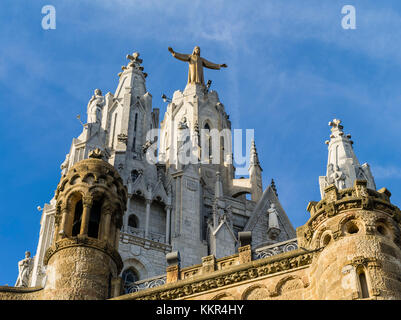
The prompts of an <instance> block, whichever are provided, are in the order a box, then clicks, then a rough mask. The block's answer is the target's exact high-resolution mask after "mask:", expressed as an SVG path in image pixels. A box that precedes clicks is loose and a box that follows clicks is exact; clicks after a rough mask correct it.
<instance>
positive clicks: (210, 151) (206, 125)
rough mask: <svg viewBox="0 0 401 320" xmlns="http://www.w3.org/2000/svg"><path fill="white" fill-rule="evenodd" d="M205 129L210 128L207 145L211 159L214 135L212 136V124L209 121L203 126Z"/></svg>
mask: <svg viewBox="0 0 401 320" xmlns="http://www.w3.org/2000/svg"><path fill="white" fill-rule="evenodd" d="M203 128H204V129H205V130H208V133H207V135H206V139H207V142H206V143H207V146H208V148H209V159H210V158H211V157H212V137H211V136H210V125H209V123H208V122H206V123H205V126H204V127H203Z"/></svg>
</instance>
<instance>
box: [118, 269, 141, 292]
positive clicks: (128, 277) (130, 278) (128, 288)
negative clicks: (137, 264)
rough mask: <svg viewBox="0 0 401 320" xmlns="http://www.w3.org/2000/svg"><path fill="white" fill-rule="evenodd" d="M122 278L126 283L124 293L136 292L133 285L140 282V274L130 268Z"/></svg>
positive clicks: (124, 272)
mask: <svg viewBox="0 0 401 320" xmlns="http://www.w3.org/2000/svg"><path fill="white" fill-rule="evenodd" d="M122 278H123V282H124V293H130V292H135V291H134V290H135V289H134V288H133V284H134V283H135V282H137V281H138V280H139V276H138V272H137V271H136V270H135V269H134V268H133V267H129V268H128V269H125V270H124V271H123V274H122Z"/></svg>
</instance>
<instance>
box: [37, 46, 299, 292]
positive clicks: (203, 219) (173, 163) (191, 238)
mask: <svg viewBox="0 0 401 320" xmlns="http://www.w3.org/2000/svg"><path fill="white" fill-rule="evenodd" d="M127 58H128V60H129V62H128V64H127V65H126V66H124V67H123V68H122V69H123V70H122V72H121V73H119V82H118V85H117V89H116V91H115V92H114V94H113V93H110V92H109V93H107V94H105V95H104V96H103V94H102V91H101V90H99V89H97V90H95V92H94V94H93V96H92V97H91V98H90V100H89V102H88V106H87V108H86V109H87V123H84V124H83V132H82V133H81V135H79V136H78V137H77V138H74V139H73V141H72V144H71V147H70V151H69V153H68V154H67V155H66V158H65V161H64V162H63V163H62V164H61V173H62V176H64V175H66V174H68V172H69V170H70V169H71V167H72V166H73V165H74V164H75V163H77V162H79V161H81V160H83V159H86V158H88V155H89V153H90V152H91V151H92V150H94V149H99V150H101V152H102V153H103V159H104V160H105V161H107V162H108V163H110V164H111V165H112V166H114V168H115V169H116V170H117V171H118V173H119V174H120V176H121V178H122V180H123V184H124V185H125V186H126V187H127V190H128V200H127V204H126V207H127V209H126V212H125V214H124V217H123V225H122V228H121V233H120V243H119V253H120V255H121V257H122V259H123V262H124V269H123V270H122V273H123V272H124V271H125V270H131V271H132V272H133V273H134V274H135V278H136V280H139V281H141V280H146V279H147V278H153V277H157V276H160V275H163V274H164V273H165V269H166V266H167V265H166V262H165V255H166V254H167V253H169V252H171V251H177V250H178V251H180V254H181V264H182V266H190V265H193V264H197V263H200V262H201V259H202V257H204V256H207V255H209V254H214V255H215V256H216V257H217V258H221V257H224V256H227V255H231V254H233V253H235V252H236V250H237V248H238V232H241V231H252V232H253V241H254V243H253V245H254V246H255V247H256V246H264V245H266V244H273V243H275V242H280V241H285V240H288V239H291V238H294V237H295V230H294V228H293V227H292V225H291V222H290V221H289V220H288V217H287V215H286V213H285V211H284V209H283V207H282V206H281V204H280V201H279V199H278V197H277V193H276V191H275V190H274V188H273V187H271V186H268V187H267V188H266V189H265V190H264V191H263V186H262V168H261V166H260V163H259V159H258V155H257V150H256V145H255V142H254V141H253V143H252V146H251V148H250V150H249V153H250V161H249V177H243V178H241V179H239V178H237V177H235V167H234V166H233V164H232V155H231V154H230V153H228V152H224V150H225V151H227V150H229V146H228V145H227V143H231V133H230V129H231V122H230V121H229V116H228V115H227V113H226V112H225V107H224V105H223V104H222V103H221V102H220V100H219V97H218V94H217V92H216V91H211V90H208V88H206V87H205V86H204V85H203V84H195V83H194V84H188V85H187V86H186V88H185V90H183V91H179V90H177V91H175V93H174V95H173V98H172V100H171V102H169V104H168V106H167V111H166V113H165V115H164V119H163V120H162V121H161V123H160V133H158V135H157V136H156V137H155V136H154V134H153V132H154V131H152V129H157V128H159V109H157V108H153V107H152V95H151V94H150V93H149V92H148V91H147V90H146V76H147V75H146V73H145V72H144V68H143V66H142V62H143V61H142V59H140V58H139V54H138V53H134V54H132V55H128V56H127ZM204 128H209V129H210V133H212V132H213V130H215V131H216V132H218V134H219V137H218V139H214V138H212V137H211V134H210V137H209V135H207V137H206V138H204V139H203V138H202V134H201V131H202V130H201V129H204ZM158 137H159V138H158ZM157 139H158V140H159V149H158V150H157V151H158V154H157V157H156V158H155V161H154V162H152V161H148V157H149V156H150V155H151V154H152V152H154V151H156V146H157V144H158V142H157ZM185 139H188V140H185ZM182 140H184V142H185V141H187V142H188V141H189V143H190V145H191V147H193V150H191V152H193V153H194V154H193V155H194V157H195V158H197V157H200V156H201V155H202V154H205V153H206V154H208V152H210V150H209V151H208V147H210V149H211V148H212V147H214V146H215V144H216V143H217V149H218V152H217V156H220V160H221V161H220V162H218V163H217V164H216V163H214V162H215V160H216V159H217V156H215V155H214V154H213V155H212V156H213V157H214V158H212V156H211V157H207V159H206V161H203V162H201V163H198V164H192V163H189V164H182V163H181V162H180V161H178V159H179V157H180V155H181V154H182V151H183V149H182V148H183V147H184V145H183V141H182ZM205 141H206V142H207V141H209V143H206V142H205ZM220 142H221V145H218V143H220ZM217 176H219V179H216V177H217ZM246 194H249V199H247V198H246ZM272 203H274V204H275V205H276V208H277V219H278V224H279V227H280V230H281V232H280V235H279V237H277V238H276V239H272V238H270V236H269V234H268V232H267V230H268V229H269V214H268V213H267V210H268V209H269V208H270V205H271V204H272ZM55 216H56V202H55V199H54V198H53V199H52V200H51V201H50V202H49V203H48V204H46V205H45V206H44V209H43V213H42V220H41V229H40V234H39V241H38V246H37V252H36V255H35V259H34V265H33V271H32V276H31V279H30V286H32V287H35V286H44V285H45V284H46V276H45V274H46V266H45V265H44V263H43V262H44V253H45V252H46V250H47V249H48V248H49V246H50V244H51V242H52V240H53V239H52V237H53V235H54V231H55V230H54V226H55V222H54V220H55ZM122 273H121V276H123V275H122Z"/></svg>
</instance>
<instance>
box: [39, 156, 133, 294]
mask: <svg viewBox="0 0 401 320" xmlns="http://www.w3.org/2000/svg"><path fill="white" fill-rule="evenodd" d="M90 156H92V158H91V159H85V160H82V161H80V162H78V163H76V164H75V165H74V166H73V167H71V168H70V170H69V171H68V173H67V175H65V176H64V177H62V179H61V181H60V183H59V185H58V187H57V190H56V194H55V199H56V201H57V202H56V208H57V209H56V210H57V213H56V217H55V231H54V237H53V243H52V245H51V246H50V248H49V249H48V250H47V251H46V254H45V257H44V264H45V265H47V281H46V285H45V289H44V290H45V291H44V294H45V298H46V299H106V298H110V297H112V296H118V295H119V294H120V293H121V287H122V286H121V278H119V274H120V272H121V269H122V267H123V262H122V260H121V257H120V255H119V253H118V243H119V239H120V233H119V232H120V229H121V227H122V216H123V214H124V211H125V206H126V202H127V190H126V187H124V185H123V182H122V179H121V177H120V176H119V174H118V172H117V171H116V170H115V169H114V168H113V167H112V166H111V165H110V164H108V163H107V162H105V161H103V160H101V159H100V158H101V153H100V152H99V150H95V151H94V152H92V153H91V155H90Z"/></svg>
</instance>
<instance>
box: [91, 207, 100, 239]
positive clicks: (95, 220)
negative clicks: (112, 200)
mask: <svg viewBox="0 0 401 320" xmlns="http://www.w3.org/2000/svg"><path fill="white" fill-rule="evenodd" d="M101 209H102V202H101V201H98V200H95V201H93V205H92V208H91V211H90V215H89V225H88V237H91V238H97V237H98V236H99V225H100V216H101Z"/></svg>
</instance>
